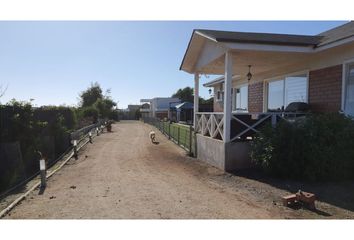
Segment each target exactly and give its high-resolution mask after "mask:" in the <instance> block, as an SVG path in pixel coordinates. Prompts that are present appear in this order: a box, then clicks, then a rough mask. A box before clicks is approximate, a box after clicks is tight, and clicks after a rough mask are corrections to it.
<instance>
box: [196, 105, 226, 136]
mask: <svg viewBox="0 0 354 240" xmlns="http://www.w3.org/2000/svg"><path fill="white" fill-rule="evenodd" d="M195 132H197V133H199V134H201V135H203V136H209V137H211V138H215V139H221V140H223V139H224V113H222V112H221V113H219V112H198V113H197V114H196V127H195Z"/></svg>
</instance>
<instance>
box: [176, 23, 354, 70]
mask: <svg viewBox="0 0 354 240" xmlns="http://www.w3.org/2000/svg"><path fill="white" fill-rule="evenodd" d="M353 41H354V22H353V21H352V22H348V23H346V24H344V25H341V26H339V27H336V28H333V29H330V30H328V31H325V32H323V33H320V34H317V35H294V34H274V33H254V32H253V33H252V32H230V31H218V30H207V29H196V30H194V31H193V33H192V36H191V38H190V41H189V43H188V47H187V49H186V52H185V54H184V57H183V60H182V62H181V66H180V70H184V71H186V72H189V73H193V72H194V71H195V68H196V67H198V68H200V66H197V65H196V64H197V63H198V61H199V59H201V57H203V58H205V59H206V58H208V57H209V58H210V59H207V60H205V59H202V61H201V62H199V64H204V65H205V63H206V62H209V63H210V62H211V61H213V60H215V59H216V58H217V57H219V56H220V54H219V53H221V52H222V51H226V50H227V49H232V50H241V51H248V50H249V51H257V50H258V51H262V49H261V48H262V46H264V49H266V51H270V50H269V49H271V50H272V51H273V52H275V51H278V52H279V53H281V52H282V51H283V52H293V53H294V55H296V53H312V52H315V51H321V50H324V49H327V48H331V47H336V46H340V45H342V44H346V43H349V42H353ZM219 43H223V44H219ZM333 43H334V44H333ZM231 44H233V45H231ZM267 45H268V46H269V45H273V46H274V49H276V50H274V49H273V48H267ZM322 46H325V47H324V48H321V47H322ZM205 49H207V50H205ZM210 49H212V50H210ZM208 50H210V51H209V52H206V51H208ZM202 54H204V55H202ZM218 54H219V55H218ZM280 55H281V54H280ZM212 57H214V59H211V58H212ZM206 68H207V67H205V68H204V69H202V71H203V72H204V73H208V71H209V72H210V73H211V72H212V74H216V73H217V72H218V71H217V70H215V69H214V67H212V66H211V67H210V69H206ZM219 72H220V71H219Z"/></svg>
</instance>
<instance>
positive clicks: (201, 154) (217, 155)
mask: <svg viewBox="0 0 354 240" xmlns="http://www.w3.org/2000/svg"><path fill="white" fill-rule="evenodd" d="M197 158H198V159H199V160H200V161H203V162H206V163H208V164H210V165H212V166H214V167H217V168H219V169H222V170H225V144H224V142H223V141H220V140H217V139H212V138H210V137H205V136H202V135H200V134H197Z"/></svg>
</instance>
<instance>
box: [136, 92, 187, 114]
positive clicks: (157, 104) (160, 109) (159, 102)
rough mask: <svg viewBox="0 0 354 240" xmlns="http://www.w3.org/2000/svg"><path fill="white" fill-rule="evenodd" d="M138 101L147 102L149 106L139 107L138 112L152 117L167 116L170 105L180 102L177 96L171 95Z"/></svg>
mask: <svg viewBox="0 0 354 240" xmlns="http://www.w3.org/2000/svg"><path fill="white" fill-rule="evenodd" d="M140 102H141V103H148V104H149V106H150V108H140V112H141V113H142V114H144V117H154V118H159V119H163V118H169V113H170V111H169V109H170V107H172V106H175V105H177V104H179V103H181V101H180V99H179V98H172V97H156V98H152V99H141V100H140ZM145 106H146V105H145Z"/></svg>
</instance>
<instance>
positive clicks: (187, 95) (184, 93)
mask: <svg viewBox="0 0 354 240" xmlns="http://www.w3.org/2000/svg"><path fill="white" fill-rule="evenodd" d="M172 97H176V98H179V99H181V101H182V102H191V103H193V102H194V91H193V88H191V87H185V88H183V89H182V88H180V89H178V90H177V92H176V93H174V94H173V95H172ZM199 103H200V104H212V103H213V98H209V99H204V98H202V97H199Z"/></svg>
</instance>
